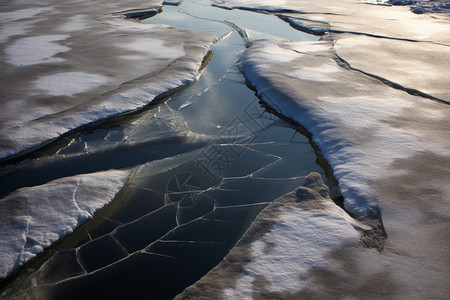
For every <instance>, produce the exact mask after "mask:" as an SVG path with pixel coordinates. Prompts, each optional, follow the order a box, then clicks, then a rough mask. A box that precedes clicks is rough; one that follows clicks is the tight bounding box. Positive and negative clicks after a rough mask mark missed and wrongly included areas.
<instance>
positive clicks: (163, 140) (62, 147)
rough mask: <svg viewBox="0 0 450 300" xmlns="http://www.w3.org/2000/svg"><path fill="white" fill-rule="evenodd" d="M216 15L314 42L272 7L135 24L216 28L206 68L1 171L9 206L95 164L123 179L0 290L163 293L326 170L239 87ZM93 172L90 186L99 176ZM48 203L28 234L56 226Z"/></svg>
mask: <svg viewBox="0 0 450 300" xmlns="http://www.w3.org/2000/svg"><path fill="white" fill-rule="evenodd" d="M224 20H226V21H227V22H232V23H237V24H240V25H243V26H245V27H247V28H249V29H252V28H253V29H258V30H260V31H262V32H256V31H255V33H257V34H258V36H261V37H262V36H264V35H267V36H279V37H281V38H286V39H290V40H295V41H299V40H317V38H315V37H313V36H310V35H308V34H305V33H302V32H300V31H297V30H295V29H293V28H292V27H290V26H289V25H288V24H287V23H285V22H283V21H282V20H281V19H279V18H277V17H276V16H273V15H265V14H258V13H255V12H248V11H228V10H223V9H221V8H217V7H212V6H209V5H206V4H205V3H198V2H195V1H188V2H186V3H184V4H182V5H181V6H164V7H163V12H162V13H160V14H159V15H157V16H155V17H152V18H149V19H147V20H143V21H142V23H161V24H169V25H172V26H175V27H176V28H177V29H178V30H192V31H197V32H204V33H209V34H215V35H216V36H217V37H218V38H217V40H216V42H215V43H214V45H213V46H212V47H211V51H210V52H209V53H208V55H207V57H206V59H207V60H208V61H207V63H208V65H207V66H206V68H205V69H204V70H203V71H202V75H201V77H200V78H199V79H198V81H197V82H195V83H192V84H190V85H189V86H187V87H185V88H182V89H180V90H177V91H175V92H170V93H169V94H167V95H165V96H163V97H160V98H159V99H158V100H157V101H156V102H154V103H152V104H151V105H150V106H148V107H146V108H144V109H142V110H141V111H140V112H136V113H131V114H128V115H123V116H118V117H113V118H110V119H108V120H106V121H103V122H101V123H99V124H97V125H93V126H88V127H87V128H86V129H84V130H76V131H75V132H74V133H71V134H70V135H65V136H64V137H62V138H60V139H58V140H56V141H55V142H53V143H52V144H51V145H49V146H46V147H44V148H41V149H39V150H38V151H35V152H32V153H30V154H29V155H25V156H23V157H19V158H17V159H16V160H15V161H14V163H13V164H10V165H6V166H5V167H4V169H3V176H2V177H1V178H0V185H1V186H2V188H1V193H2V196H6V195H8V194H11V193H12V194H11V195H10V196H7V197H6V199H7V200H8V201H5V200H3V201H5V204H6V205H7V204H8V203H9V205H11V206H14V205H16V204H17V201H21V199H22V198H21V197H24V195H25V197H28V198H29V199H35V198H38V199H39V198H40V197H42V198H45V197H49V196H48V190H54V193H53V194H52V196H50V197H58V190H59V189H61V188H62V187H65V188H67V186H66V185H69V189H70V184H71V183H67V182H66V181H64V178H69V177H74V176H75V177H74V178H77V176H80V175H81V177H82V176H83V174H88V173H94V172H104V174H105V176H106V178H108V177H107V176H108V173H110V172H111V171H108V170H111V169H116V170H117V169H121V170H126V171H127V172H129V173H130V174H131V176H130V178H129V180H126V183H125V185H124V188H122V189H121V190H120V192H119V194H118V195H117V196H116V197H114V199H112V201H111V202H110V203H109V204H108V205H106V206H105V207H104V208H102V209H101V210H100V211H99V212H98V213H96V214H94V217H93V218H92V219H91V220H89V221H88V222H87V223H86V224H85V225H83V226H82V227H81V228H79V229H77V230H76V231H75V232H74V233H72V234H69V235H68V236H67V237H65V238H64V239H63V240H62V241H60V242H59V243H58V244H56V245H55V246H52V247H50V248H49V249H47V250H45V252H44V253H43V254H40V255H39V256H38V257H37V259H34V260H33V261H31V263H29V264H27V265H26V266H25V267H23V268H22V269H23V270H19V271H18V272H17V273H16V274H15V275H14V277H12V279H8V280H6V281H4V283H3V292H5V293H6V294H7V295H11V294H14V293H17V292H19V291H23V290H26V293H25V295H32V296H33V297H41V296H42V297H44V295H45V297H46V298H55V299H56V298H61V297H63V298H68V297H69V298H70V296H72V297H74V298H79V297H88V296H90V297H94V296H95V297H104V296H107V297H108V298H111V297H112V298H114V297H119V298H121V297H134V298H140V297H143V296H147V295H151V296H152V297H156V298H158V299H165V298H172V297H173V296H175V295H176V294H178V293H179V292H181V291H182V290H183V289H184V288H185V287H187V286H188V285H190V284H192V283H194V282H195V281H196V280H198V279H199V278H200V277H201V276H203V275H204V274H205V273H206V272H207V271H209V270H210V269H211V268H212V267H214V266H215V265H216V264H217V263H218V262H219V261H220V260H221V259H222V258H223V256H224V255H225V254H226V253H227V252H228V251H229V250H230V249H231V247H232V246H233V245H234V244H235V243H236V241H237V240H238V239H239V238H240V236H241V235H242V233H243V232H244V231H245V230H246V229H247V228H248V226H249V225H250V223H251V222H252V220H253V219H254V218H255V216H256V215H257V214H258V212H260V211H261V210H262V209H263V208H264V207H265V206H266V205H267V204H268V203H270V202H271V201H273V200H274V199H276V198H278V197H280V196H281V195H283V194H285V193H287V192H289V191H292V190H293V189H295V188H296V187H297V186H299V185H300V184H301V183H302V182H303V180H304V178H305V176H306V175H307V174H308V173H309V172H311V171H316V172H320V173H322V174H324V179H325V178H326V176H325V173H324V171H323V169H322V168H321V167H320V166H319V165H318V164H317V157H316V154H315V151H314V149H313V147H312V145H311V142H310V140H308V138H307V137H305V136H304V134H307V132H306V131H305V130H304V129H303V128H300V127H299V126H297V125H293V124H292V123H291V124H289V123H287V122H286V121H284V120H282V119H280V118H279V117H277V116H275V115H274V114H272V113H270V112H269V111H268V109H267V108H266V107H264V106H263V105H262V103H261V102H260V100H259V99H258V97H256V96H255V92H254V91H253V90H252V89H251V88H250V87H249V86H248V84H247V82H246V79H245V78H244V76H243V74H242V72H241V71H240V69H239V55H240V53H241V52H242V51H243V50H244V49H245V42H246V41H245V39H243V38H242V37H241V36H240V35H239V33H238V32H237V31H236V30H235V29H234V27H233V26H232V24H231V23H227V22H224ZM185 34H189V32H188V31H186V32H185ZM209 60H210V61H209ZM323 167H324V168H327V166H326V165H323ZM97 174H102V173H97ZM328 175H329V176H331V174H330V173H329V174H328ZM81 177H80V178H81ZM98 177H99V178H96V177H93V178H92V179H91V180H92V181H93V182H92V184H94V185H95V181H96V180H97V181H98V184H102V180H101V175H99V176H98ZM330 178H332V177H330ZM106 180H108V179H106ZM75 181H76V180H75ZM77 184H78V185H79V182H78V183H77ZM330 184H331V183H330ZM20 188H23V189H22V190H21V191H16V190H17V189H20ZM15 191H16V192H15ZM87 192H88V193H89V189H88V191H87ZM73 193H74V194H73V195H76V194H75V193H76V189H75V191H74V192H73ZM59 194H60V195H59V197H67V196H65V194H66V193H65V191H61V193H59ZM97 197H98V195H97ZM70 200H71V199H68V202H70ZM75 200H76V199H75ZM43 202H44V201H43ZM61 202H63V203H64V202H66V201H65V200H61ZM66 204H67V203H66ZM38 205H39V204H36V206H38ZM41 205H45V204H42V203H41ZM47 205H48V206H47V209H48V211H46V212H43V216H36V215H33V212H31V213H30V218H35V219H37V220H38V222H41V223H40V224H36V223H35V224H33V223H32V224H31V225H29V229H28V230H29V231H33V230H35V235H37V236H38V237H37V238H36V240H39V235H46V234H49V233H53V234H55V233H56V234H60V231H62V230H64V229H61V230H58V226H59V225H58V224H54V222H55V220H57V219H58V214H60V212H59V211H58V210H54V211H53V212H50V211H51V208H50V207H49V206H52V205H55V204H52V203H51V202H50V203H48V204H47ZM57 206H59V207H60V209H61V210H63V211H64V210H67V207H64V204H61V205H57ZM25 210H26V209H25ZM26 211H27V210H26ZM26 211H24V212H20V211H19V212H18V214H20V213H26ZM41 211H42V210H41ZM34 213H35V214H38V213H39V212H38V210H37V209H36V210H34ZM55 225H56V227H55ZM33 226H36V227H37V228H39V230H41V232H40V233H38V232H37V230H38V229H37V228H36V229H33ZM63 226H67V225H63ZM52 227H53V228H52ZM46 231H48V232H46ZM27 243H30V241H29V239H28V241H27ZM42 246H43V247H45V246H47V245H45V244H43V245H41V247H42ZM34 247H36V246H34ZM25 248H27V246H25ZM35 249H36V248H34V249H31V250H28V251H31V252H32V251H33V250H35ZM25 251H26V250H25ZM18 255H20V253H18ZM16 264H17V262H16ZM56 269H58V271H57V272H56Z"/></svg>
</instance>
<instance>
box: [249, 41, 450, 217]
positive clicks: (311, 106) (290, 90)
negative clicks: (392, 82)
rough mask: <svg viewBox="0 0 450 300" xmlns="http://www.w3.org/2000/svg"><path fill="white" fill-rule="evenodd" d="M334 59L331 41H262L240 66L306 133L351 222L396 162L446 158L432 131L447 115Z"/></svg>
mask: <svg viewBox="0 0 450 300" xmlns="http://www.w3.org/2000/svg"><path fill="white" fill-rule="evenodd" d="M314 47H315V48H316V49H317V51H313V49H314ZM269 57H270V60H269V59H268V58H269ZM333 58H334V53H333V52H332V44H331V43H330V42H315V43H309V42H285V43H278V46H276V45H274V42H272V41H268V40H265V41H257V42H255V43H254V44H253V45H252V47H250V48H249V49H248V50H247V52H246V53H245V55H244V60H243V65H244V69H245V73H246V76H247V77H248V78H249V80H250V82H251V83H252V84H253V85H254V86H255V87H256V90H257V91H258V93H259V94H260V95H261V96H262V98H263V100H264V101H266V102H267V103H268V104H269V105H271V106H272V107H274V108H275V109H276V110H277V111H278V112H280V113H281V114H283V115H285V116H287V117H290V118H292V119H294V120H296V121H298V122H299V123H300V124H302V125H303V126H305V127H306V128H308V130H309V131H310V132H311V133H312V136H313V140H314V142H315V143H316V144H317V145H318V146H319V147H320V148H321V150H322V153H323V154H324V156H325V158H326V159H327V160H328V162H329V163H330V165H331V166H332V167H333V170H334V174H335V176H336V178H337V179H338V181H339V184H340V188H341V191H342V194H343V196H344V198H345V207H346V208H347V209H348V210H349V211H350V212H351V213H353V214H354V215H356V216H358V217H365V216H371V215H373V214H374V213H375V214H376V206H377V204H376V203H377V198H378V196H377V195H376V193H375V192H374V191H373V189H372V187H371V182H375V181H377V180H380V179H381V178H383V177H384V176H385V172H386V170H388V169H389V166H390V165H391V164H392V163H393V162H394V161H395V160H396V159H400V158H406V157H410V156H412V155H414V154H418V153H423V152H427V151H438V152H439V153H440V154H442V155H450V151H449V149H450V148H449V140H448V139H447V138H445V136H446V132H447V131H446V129H445V127H441V125H439V124H440V123H442V124H443V125H444V124H445V122H446V120H448V118H449V114H450V109H449V107H448V106H447V105H445V104H439V103H435V102H433V101H429V100H420V99H417V97H415V96H411V95H408V94H406V93H405V92H403V91H400V90H395V89H390V88H385V87H384V86H383V85H382V84H380V83H379V82H378V81H376V80H373V79H371V78H370V77H365V76H360V74H358V73H357V72H353V71H351V70H348V69H346V68H343V67H339V65H338V64H337V63H336V61H335V60H334V59H333ZM282 76H286V77H285V78H283V77H282ZM406 111H409V112H416V113H417V115H418V116H420V118H421V119H423V122H426V123H430V124H433V123H435V124H436V125H435V126H432V125H430V126H429V128H428V129H430V130H427V128H425V127H421V126H417V124H416V121H415V120H411V121H408V120H404V117H405V113H406ZM396 122H397V123H398V124H395V123H396ZM444 126H445V125H444Z"/></svg>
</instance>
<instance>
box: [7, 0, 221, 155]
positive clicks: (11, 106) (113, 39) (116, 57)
mask: <svg viewBox="0 0 450 300" xmlns="http://www.w3.org/2000/svg"><path fill="white" fill-rule="evenodd" d="M145 5H150V6H151V7H160V6H161V1H151V3H146V4H145ZM67 7H70V17H67V14H66V13H65V12H66V10H67V9H68V8H67ZM141 7H144V3H142V1H131V2H127V3H121V4H114V5H113V4H111V3H105V5H102V4H99V5H98V6H97V7H95V8H92V7H89V6H86V5H81V4H79V5H75V6H74V5H69V6H66V3H65V2H60V3H57V4H52V5H49V4H45V3H42V4H41V6H40V7H39V8H34V7H32V6H30V5H29V4H26V3H22V2H20V1H17V2H11V3H9V4H8V5H7V6H6V7H5V11H8V10H9V11H11V12H5V13H2V14H3V16H4V18H2V19H1V28H2V32H1V37H0V38H1V41H2V42H3V43H2V44H1V46H2V49H4V51H3V54H2V61H3V63H2V67H1V70H2V71H1V73H0V75H1V78H2V79H1V80H2V83H4V84H3V85H2V86H1V89H0V93H1V95H4V97H2V100H1V102H0V107H1V115H2V117H1V119H0V128H1V132H2V134H1V135H0V160H4V159H7V158H8V157H11V156H14V155H17V154H19V153H26V152H27V151H30V150H32V149H35V148H36V147H39V146H41V145H43V144H45V143H48V142H49V141H51V140H53V139H55V138H58V137H60V136H61V135H62V134H64V133H67V132H69V131H71V130H73V129H76V128H79V127H80V126H83V125H87V124H89V123H92V122H96V121H99V120H102V119H105V118H109V117H112V116H114V115H116V114H120V113H124V112H129V111H132V110H135V109H139V108H142V107H144V106H145V105H147V104H149V103H150V102H152V101H153V99H154V98H155V97H157V96H159V95H161V94H163V93H165V92H167V91H169V90H171V89H173V88H177V87H180V86H182V85H185V84H187V83H189V82H192V81H193V80H195V79H196V78H197V76H198V74H199V69H200V66H201V64H202V60H203V58H204V57H205V55H206V53H207V51H208V50H209V47H210V46H211V44H212V43H213V42H214V39H215V36H213V35H208V34H201V33H195V32H190V33H186V32H181V31H177V30H174V29H173V28H171V27H170V26H167V25H159V24H141V23H138V22H135V21H133V20H125V19H124V18H123V14H124V12H125V11H128V10H130V9H138V10H139V9H141ZM120 11H122V13H121V12H120ZM26 15H28V17H26ZM37 18H39V19H37ZM61 33H64V34H61ZM6 95H7V96H6ZM19 104H20V105H19ZM49 107H51V109H48V108H49Z"/></svg>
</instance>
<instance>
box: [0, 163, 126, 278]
mask: <svg viewBox="0 0 450 300" xmlns="http://www.w3.org/2000/svg"><path fill="white" fill-rule="evenodd" d="M129 174H130V172H129V171H114V170H113V171H106V172H99V173H92V174H84V175H78V176H73V177H67V178H62V179H59V180H55V181H52V182H50V183H47V184H44V185H41V186H36V187H31V188H23V189H20V190H17V191H16V192H14V193H13V194H11V195H9V196H7V197H5V198H2V199H1V200H0V250H1V253H2V255H1V256H0V278H2V277H5V276H7V275H8V274H10V273H11V272H12V271H14V270H15V269H17V268H18V267H19V266H21V265H23V264H24V263H25V262H27V261H28V260H30V259H31V258H32V257H34V256H35V255H36V254H38V253H40V252H42V251H43V250H44V248H45V247H47V246H50V244H52V243H53V242H55V241H57V240H58V239H60V238H61V237H63V236H65V235H66V234H68V233H70V232H72V231H73V229H75V228H76V227H78V226H79V225H80V224H82V223H84V222H85V221H86V220H88V219H90V218H91V217H92V215H93V214H94V212H95V211H96V210H98V209H99V208H101V207H102V206H104V205H105V204H106V203H108V202H110V201H111V200H112V199H113V198H114V196H115V195H116V193H117V192H118V191H119V190H120V189H121V188H122V186H123V185H124V184H125V182H126V181H127V179H128V177H129Z"/></svg>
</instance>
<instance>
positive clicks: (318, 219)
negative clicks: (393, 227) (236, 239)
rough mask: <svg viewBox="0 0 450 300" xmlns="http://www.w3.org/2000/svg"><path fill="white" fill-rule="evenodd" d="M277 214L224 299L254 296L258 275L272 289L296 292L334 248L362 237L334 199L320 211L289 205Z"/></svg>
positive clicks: (254, 246) (252, 245)
mask: <svg viewBox="0 0 450 300" xmlns="http://www.w3.org/2000/svg"><path fill="white" fill-rule="evenodd" d="M275 214H276V215H277V216H278V221H277V222H276V223H275V224H274V225H273V227H272V229H271V230H270V232H268V233H266V234H265V235H264V236H263V237H262V238H261V239H259V240H257V241H255V242H253V243H252V244H251V245H250V247H251V252H250V254H251V257H250V259H251V263H249V264H247V265H246V266H245V275H243V276H242V277H240V278H239V279H238V280H237V285H236V287H234V288H231V289H226V290H225V291H224V292H223V296H222V299H251V298H252V297H251V296H252V295H253V293H254V292H255V286H254V282H255V281H256V280H257V279H258V278H264V281H265V282H266V283H265V284H266V285H267V286H266V289H267V290H268V291H270V292H281V293H295V292H297V291H299V290H301V289H303V288H305V287H307V286H308V281H301V280H299V277H301V276H302V275H305V274H306V273H307V272H308V271H309V270H310V268H312V267H324V266H325V265H326V263H327V261H326V259H325V256H326V255H327V254H328V253H329V252H330V251H331V250H333V249H337V248H340V247H341V246H342V244H343V243H346V242H351V241H357V240H358V237H359V234H358V233H357V231H356V230H355V229H354V227H353V226H352V225H351V221H349V219H350V218H349V217H348V215H346V214H345V212H344V211H342V209H340V208H339V207H337V206H336V205H335V204H334V203H333V202H332V201H331V199H329V202H327V203H326V204H325V207H321V208H320V209H317V210H311V211H302V210H299V209H298V208H296V207H295V206H290V205H286V206H284V207H281V208H279V209H278V210H277V211H276V212H275ZM335 268H337V269H339V267H338V266H336V267H335Z"/></svg>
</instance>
